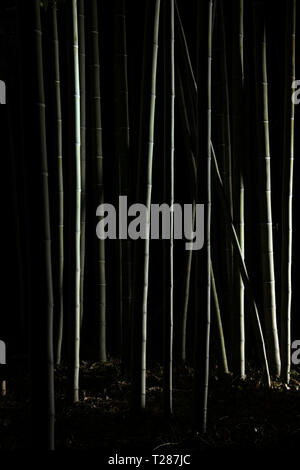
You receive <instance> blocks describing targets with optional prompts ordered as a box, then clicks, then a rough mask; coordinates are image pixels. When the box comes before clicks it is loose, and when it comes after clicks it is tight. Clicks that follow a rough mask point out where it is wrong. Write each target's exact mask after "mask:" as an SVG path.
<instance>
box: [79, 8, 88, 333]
mask: <svg viewBox="0 0 300 470" xmlns="http://www.w3.org/2000/svg"><path fill="white" fill-rule="evenodd" d="M84 8H85V7H84V0H78V33H79V37H78V39H79V81H80V162H81V221H80V225H81V227H80V324H81V325H82V320H83V296H84V273H85V270H84V266H85V227H86V79H85V75H86V68H85V56H86V53H85V10H84Z"/></svg>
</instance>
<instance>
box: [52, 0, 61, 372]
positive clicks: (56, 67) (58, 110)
mask: <svg viewBox="0 0 300 470" xmlns="http://www.w3.org/2000/svg"><path fill="white" fill-rule="evenodd" d="M52 25H53V50H54V70H55V97H56V132H57V172H58V240H59V256H58V258H59V274H58V336H57V351H56V363H57V364H60V362H61V349H62V340H63V327H64V296H63V288H64V183H63V155H62V115H61V91H60V88H61V85H60V66H59V40H58V29H57V6H56V2H55V3H54V4H53V8H52Z"/></svg>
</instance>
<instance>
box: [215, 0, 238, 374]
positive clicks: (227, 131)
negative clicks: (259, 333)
mask: <svg viewBox="0 0 300 470" xmlns="http://www.w3.org/2000/svg"><path fill="white" fill-rule="evenodd" d="M219 7H220V26H221V69H222V75H221V77H222V81H223V87H224V96H223V97H222V109H223V116H222V122H221V138H222V142H221V143H220V145H221V146H222V150H223V151H222V160H223V162H222V168H223V182H224V189H225V194H226V197H227V199H228V201H229V205H230V213H231V217H233V175H232V172H233V155H232V154H233V149H232V138H231V134H232V129H231V120H230V111H231V107H230V105H231V103H230V97H229V78H228V56H227V35H226V29H225V19H224V1H223V0H221V1H220V4H219ZM225 259H226V280H225V286H226V291H225V297H226V307H227V309H228V313H229V331H230V335H231V336H232V337H234V336H235V334H234V333H235V314H234V294H233V292H234V291H233V280H234V257H233V248H232V244H231V240H230V228H229V226H228V224H226V227H225ZM233 362H234V348H232V349H231V366H232V365H233Z"/></svg>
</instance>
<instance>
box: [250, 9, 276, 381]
mask: <svg viewBox="0 0 300 470" xmlns="http://www.w3.org/2000/svg"><path fill="white" fill-rule="evenodd" d="M262 9H263V5H262V3H256V4H255V5H254V40H255V77H256V83H257V86H256V106H257V110H256V112H257V139H258V170H259V171H258V176H259V181H260V184H259V187H260V194H259V203H260V204H259V206H260V240H261V248H262V251H261V263H262V277H263V304H264V318H265V328H266V340H267V345H268V354H269V358H270V366H271V371H272V373H274V374H276V375H277V376H278V375H280V367H281V364H280V351H279V341H278V331H277V318H276V294H275V271H274V251H273V233H272V230H273V225H272V204H271V156H270V143H269V116H268V81H267V80H268V77H267V56H266V28H265V20H264V14H263V11H262Z"/></svg>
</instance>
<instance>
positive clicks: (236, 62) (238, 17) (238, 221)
mask: <svg viewBox="0 0 300 470" xmlns="http://www.w3.org/2000/svg"><path fill="white" fill-rule="evenodd" d="M243 11H244V3H243V0H239V8H238V9H237V10H236V12H234V13H233V28H232V29H233V47H232V159H233V168H234V180H235V181H234V185H233V187H234V193H235V197H234V198H233V200H234V203H233V217H234V223H235V226H236V230H237V234H238V238H239V244H240V248H241V253H242V256H243V257H244V256H245V233H244V178H243V155H244V153H243V152H242V136H241V119H242V99H243V85H244V69H243V66H244V65H243V64H244V56H243V54H244V52H243V39H244V32H243V31H244V18H243ZM235 264H236V260H235ZM233 282H234V292H235V293H236V295H235V312H236V317H237V318H239V328H238V330H237V331H238V333H237V337H238V340H239V351H238V355H237V356H238V357H237V359H238V361H236V362H237V364H236V365H237V367H238V370H239V374H240V377H241V378H244V377H245V320H244V311H245V308H244V303H245V302H244V298H245V296H244V283H243V280H242V277H241V274H240V272H239V270H238V269H235V271H234V279H233Z"/></svg>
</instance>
